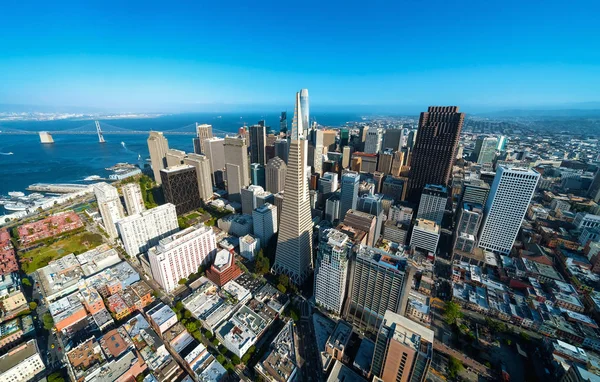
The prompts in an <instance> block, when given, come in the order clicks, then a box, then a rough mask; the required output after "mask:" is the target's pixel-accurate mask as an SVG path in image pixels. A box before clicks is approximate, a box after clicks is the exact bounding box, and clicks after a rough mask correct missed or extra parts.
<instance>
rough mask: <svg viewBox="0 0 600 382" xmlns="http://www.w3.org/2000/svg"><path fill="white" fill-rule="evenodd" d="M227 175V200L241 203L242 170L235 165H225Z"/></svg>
mask: <svg viewBox="0 0 600 382" xmlns="http://www.w3.org/2000/svg"><path fill="white" fill-rule="evenodd" d="M225 170H226V173H227V174H226V175H227V199H228V200H229V201H232V202H239V203H241V201H242V188H243V185H242V183H243V182H242V169H241V168H240V166H238V165H237V164H233V163H227V164H225Z"/></svg>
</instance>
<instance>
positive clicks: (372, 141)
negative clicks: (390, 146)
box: [364, 128, 383, 154]
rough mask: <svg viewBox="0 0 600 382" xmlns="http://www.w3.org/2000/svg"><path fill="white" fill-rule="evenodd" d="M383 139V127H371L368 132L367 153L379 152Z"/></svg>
mask: <svg viewBox="0 0 600 382" xmlns="http://www.w3.org/2000/svg"><path fill="white" fill-rule="evenodd" d="M382 140H383V129H381V128H376V129H369V131H368V132H367V140H366V141H365V150H364V152H365V153H367V154H377V153H379V151H381V143H382Z"/></svg>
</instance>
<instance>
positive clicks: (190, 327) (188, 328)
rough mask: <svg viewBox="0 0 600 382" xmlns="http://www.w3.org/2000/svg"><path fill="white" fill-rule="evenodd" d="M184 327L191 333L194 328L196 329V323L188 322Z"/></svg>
mask: <svg viewBox="0 0 600 382" xmlns="http://www.w3.org/2000/svg"><path fill="white" fill-rule="evenodd" d="M185 328H186V329H187V331H188V332H190V333H192V332H195V331H196V330H198V325H196V323H195V322H188V323H187V324H186V325H185Z"/></svg>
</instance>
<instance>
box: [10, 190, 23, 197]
mask: <svg viewBox="0 0 600 382" xmlns="http://www.w3.org/2000/svg"><path fill="white" fill-rule="evenodd" d="M8 196H10V197H11V198H21V197H23V196H25V193H24V192H21V191H11V192H9V193H8Z"/></svg>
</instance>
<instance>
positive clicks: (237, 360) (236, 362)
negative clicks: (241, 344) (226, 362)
mask: <svg viewBox="0 0 600 382" xmlns="http://www.w3.org/2000/svg"><path fill="white" fill-rule="evenodd" d="M231 363H233V364H234V365H235V366H237V365H239V364H240V363H242V360H241V359H240V357H238V356H237V355H234V356H233V357H231Z"/></svg>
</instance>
